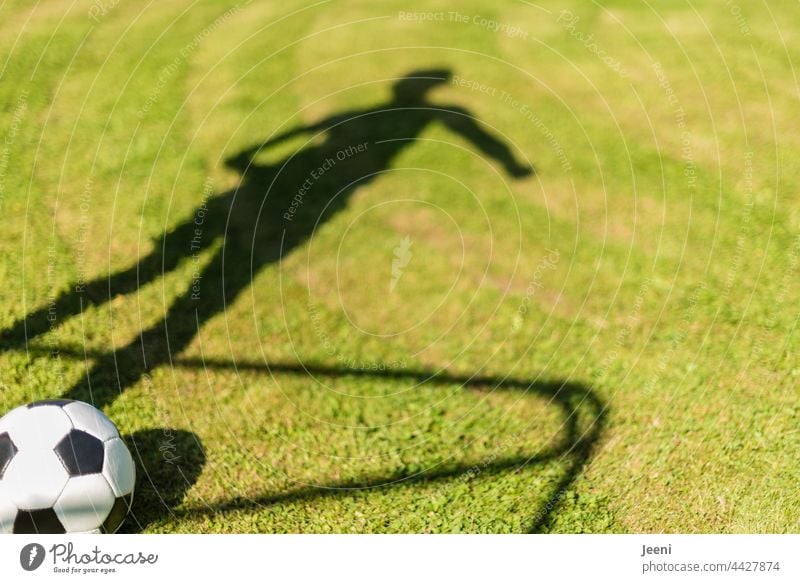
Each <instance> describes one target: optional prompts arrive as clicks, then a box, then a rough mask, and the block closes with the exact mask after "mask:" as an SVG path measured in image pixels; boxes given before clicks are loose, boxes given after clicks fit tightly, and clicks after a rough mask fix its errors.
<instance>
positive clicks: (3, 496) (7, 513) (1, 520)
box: [0, 481, 17, 534]
mask: <svg viewBox="0 0 800 583" xmlns="http://www.w3.org/2000/svg"><path fill="white" fill-rule="evenodd" d="M4 482H5V481H0V534H10V533H11V530H12V529H13V528H14V519H15V518H16V517H17V507H16V505H15V504H14V502H13V501H12V500H11V497H10V496H9V495H8V492H7V491H6V487H5V484H4Z"/></svg>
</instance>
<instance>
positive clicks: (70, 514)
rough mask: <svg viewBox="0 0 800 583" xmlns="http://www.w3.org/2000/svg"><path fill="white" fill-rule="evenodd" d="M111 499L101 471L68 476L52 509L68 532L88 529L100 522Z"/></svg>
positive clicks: (108, 510)
mask: <svg viewBox="0 0 800 583" xmlns="http://www.w3.org/2000/svg"><path fill="white" fill-rule="evenodd" d="M114 500H115V497H114V493H113V492H112V491H111V486H109V485H108V482H107V481H106V479H105V478H104V477H103V476H102V474H92V475H89V476H79V477H74V478H70V479H69V481H68V482H67V485H66V487H65V488H64V491H63V492H61V495H60V496H59V497H58V501H57V502H56V503H55V505H54V506H53V509H54V510H55V511H56V515H57V516H58V519H59V520H60V521H61V524H63V525H64V528H65V529H66V531H67V532H87V531H90V530H93V529H96V528H97V527H98V525H100V524H103V521H104V520H105V519H106V517H107V516H108V513H109V512H110V511H111V508H112V507H113V506H114Z"/></svg>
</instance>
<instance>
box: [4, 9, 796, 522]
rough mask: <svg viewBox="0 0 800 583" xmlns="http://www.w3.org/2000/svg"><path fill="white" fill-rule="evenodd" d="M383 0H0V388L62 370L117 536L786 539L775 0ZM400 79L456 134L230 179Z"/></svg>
mask: <svg viewBox="0 0 800 583" xmlns="http://www.w3.org/2000/svg"><path fill="white" fill-rule="evenodd" d="M103 6H104V7H105V13H102V12H103V11H102V10H100V9H99V8H98V7H103ZM411 10H412V9H411V8H410V7H409V5H408V3H402V2H393V1H390V2H381V3H374V2H362V1H353V2H346V3H334V2H327V3H321V4H319V5H312V4H310V3H297V2H269V3H266V2H258V3H255V2H254V3H241V4H236V3H235V2H213V3H198V4H196V5H195V4H193V3H190V2H183V1H170V2H161V3H158V4H153V5H152V6H150V7H149V8H142V6H140V5H139V4H137V3H132V2H119V3H114V2H105V3H101V2H96V3H92V2H88V1H86V0H82V1H80V2H76V3H70V2H64V1H62V0H44V1H42V2H40V3H38V4H36V5H35V6H33V7H32V6H30V3H26V2H18V1H12V2H5V3H3V4H2V5H0V47H1V48H2V50H0V107H2V115H1V116H0V135H2V136H3V137H2V139H1V140H0V217H2V219H1V220H2V229H0V278H2V282H3V285H2V287H0V329H2V330H3V332H2V333H1V334H0V336H2V338H0V344H1V345H2V352H0V383H1V384H0V388H1V389H2V391H1V392H0V398H1V399H2V401H0V408H2V410H3V411H5V410H9V409H11V408H13V407H15V406H17V405H19V404H21V403H24V402H26V401H30V400H34V399H38V398H46V397H57V396H62V395H68V396H72V397H77V398H82V399H86V400H89V399H90V398H91V397H93V398H94V400H95V402H96V403H97V404H98V405H100V406H101V407H102V408H103V409H104V410H105V411H106V413H108V414H109V415H110V416H111V417H112V419H114V420H115V422H116V423H117V424H118V426H119V427H120V430H121V431H122V433H123V434H125V436H126V438H127V439H128V442H129V444H130V445H131V447H132V448H135V450H136V457H137V458H138V463H139V466H140V479H139V483H138V485H137V498H136V503H135V507H134V515H133V516H132V517H131V518H130V519H129V520H128V522H127V523H126V526H125V528H126V530H128V531H134V532H135V531H144V532H527V531H529V530H536V531H544V532H660V531H667V532H787V531H788V532H798V531H800V518H798V517H800V496H798V494H797V484H798V480H799V479H800V465H798V463H797V461H796V457H797V455H796V454H797V452H798V450H800V431H798V428H797V427H798V419H799V418H800V417H799V416H800V408H799V407H798V402H799V401H798V396H800V393H799V392H798V380H799V379H800V364H798V359H797V354H798V349H800V341H798V335H797V333H796V326H797V322H798V308H797V306H798V299H800V284H798V281H800V278H798V267H800V238H799V237H798V232H800V211H799V210H798V197H797V192H798V191H799V190H800V163H798V159H800V156H798V154H800V131H798V130H800V117H798V115H797V111H798V97H799V96H800V89H799V88H798V81H797V72H796V69H794V68H793V66H794V63H795V61H797V59H798V57H799V56H800V38H798V33H797V31H796V30H795V29H794V28H793V27H791V26H790V23H793V22H796V21H797V18H798V17H799V16H800V8H798V5H797V4H796V3H793V2H788V1H787V2H773V3H770V7H769V10H767V9H766V8H764V7H757V6H750V5H748V4H746V3H743V2H742V3H739V5H738V6H734V4H731V5H730V6H729V5H727V4H725V3H718V2H699V3H692V4H691V5H690V4H685V5H684V4H681V3H678V4H675V3H672V2H655V3H650V4H638V3H631V2H621V1H617V2H606V3H604V5H603V6H602V7H601V6H597V5H594V4H591V3H581V2H573V3H568V4H559V3H555V2H545V3H543V4H537V6H532V5H529V4H526V3H522V2H513V1H508V2H502V3H500V4H499V5H492V6H491V7H489V5H488V4H487V3H485V2H477V1H472V0H469V1H467V2H462V3H459V8H458V12H459V13H460V14H461V15H462V16H464V17H466V19H467V22H466V23H460V22H458V23H457V22H451V21H447V19H448V18H449V16H448V12H449V11H452V10H453V9H452V8H451V7H449V6H448V5H446V4H445V3H441V2H435V1H428V2H424V3H419V2H417V3H415V4H414V8H413V10H414V11H416V12H427V13H436V12H441V13H443V18H445V21H441V20H440V21H436V20H434V21H425V22H419V21H417V22H414V21H410V20H409V19H408V18H406V17H401V16H400V13H401V12H409V11H411ZM562 10H567V11H569V12H570V15H568V14H566V13H562ZM739 14H741V16H740V17H739ZM92 16H94V18H93V17H92ZM475 16H480V17H485V18H487V19H489V20H491V21H494V22H498V23H503V24H508V25H509V26H517V27H519V29H520V30H521V31H522V32H521V33H520V34H518V35H511V34H505V33H503V32H502V31H501V32H495V31H492V30H490V28H488V27H487V26H482V25H481V24H480V23H475V22H472V19H473V18H474V17H475ZM576 17H577V20H576ZM590 34H593V35H594V36H593V37H592V40H591V41H585V39H586V37H587V36H588V35H590ZM582 39H583V40H582ZM598 51H602V53H598ZM602 57H607V58H608V59H610V60H609V61H608V63H617V64H618V65H617V66H609V65H608V64H607V63H604V62H603V60H602ZM655 63H660V67H656V66H654V64H655ZM426 68H446V69H449V70H450V71H452V73H453V74H454V75H456V76H458V77H459V78H462V79H466V80H469V81H470V82H476V83H480V84H483V85H484V87H485V88H486V91H479V90H472V89H470V88H469V87H467V86H463V85H461V86H459V85H457V84H455V83H447V84H443V85H441V86H438V87H436V88H435V89H433V90H432V91H431V93H430V95H429V96H428V98H427V101H426V104H428V105H430V104H433V105H435V106H437V107H440V108H450V109H457V110H458V111H461V112H467V113H469V114H470V115H472V116H474V118H475V119H476V120H479V123H478V124H477V125H476V127H477V128H483V132H484V133H482V134H481V133H480V130H471V129H470V127H469V126H468V124H467V123H466V121H465V120H464V118H463V116H457V115H455V114H446V113H442V114H440V115H439V116H438V117H435V119H433V118H431V119H428V118H425V117H424V116H425V115H426V114H424V113H413V112H408V111H407V112H405V113H403V114H391V115H390V116H389V117H376V118H375V119H374V121H373V120H372V118H369V120H367V121H364V120H362V121H360V122H355V123H352V122H351V123H349V124H343V125H342V126H341V127H339V129H338V130H336V131H335V132H334V133H332V134H331V136H332V137H330V138H329V141H328V142H325V141H324V138H322V137H316V138H314V137H313V133H315V132H312V133H310V134H304V135H300V136H294V137H291V138H290V139H287V140H286V141H284V142H281V143H280V144H276V145H275V146H274V147H272V148H269V149H266V150H264V151H263V152H259V153H257V154H254V155H253V156H252V160H253V162H254V164H255V166H254V167H251V168H250V169H249V170H247V172H244V166H243V165H242V164H241V162H242V160H245V158H243V154H242V153H243V152H246V151H247V150H248V149H250V148H253V147H257V146H259V145H260V144H263V143H264V142H265V141H267V140H268V139H270V138H271V137H274V135H277V134H280V133H282V132H285V131H288V130H291V129H292V128H297V127H301V126H308V125H311V124H314V123H317V122H319V121H320V120H325V119H329V118H331V117H332V116H338V115H342V114H343V113H346V112H353V111H370V110H374V109H375V108H381V107H383V106H386V104H387V103H388V104H391V103H395V104H396V103H397V102H396V101H393V96H392V86H393V83H394V82H396V80H397V79H399V78H402V77H403V76H404V75H406V74H408V73H409V72H411V71H416V70H420V69H426ZM620 71H621V72H622V74H620ZM504 96H506V97H504ZM670 96H673V97H670ZM417 122H419V126H420V127H419V128H418V129H419V131H416V130H415V131H414V132H410V134H411V135H410V137H415V138H418V140H417V141H415V142H413V143H407V144H405V145H404V146H403V147H400V146H397V148H396V149H395V150H392V154H391V156H388V155H387V156H385V157H383V152H384V150H386V149H388V148H392V147H394V146H392V145H391V144H388V145H387V144H384V145H379V144H378V143H377V142H378V141H379V139H380V138H381V136H388V137H397V136H399V135H403V132H404V131H406V130H408V128H411V127H412V126H413V125H414V124H415V123H417ZM409 131H410V130H409ZM475 131H479V133H478V134H475V133H474V132H475ZM470 135H472V136H473V138H474V139H472V140H471V139H469V136H470ZM475 136H477V137H475ZM492 139H493V140H494V142H492ZM309 140H310V141H309ZM365 140H366V141H369V142H370V149H369V150H368V152H367V153H365V154H363V155H361V157H360V158H359V157H358V156H355V157H354V158H353V159H352V160H351V162H349V163H344V162H342V163H340V164H338V165H336V166H335V167H334V169H333V170H332V171H331V172H329V173H326V175H325V176H324V177H323V178H321V179H320V180H319V181H315V183H314V188H313V189H312V191H311V193H310V194H309V195H308V198H306V199H305V200H304V202H303V203H302V204H301V205H300V206H299V207H298V214H297V217H296V218H295V219H294V221H293V222H292V223H291V225H288V224H287V223H286V221H285V219H283V217H282V214H283V213H284V212H285V210H286V209H287V208H288V207H289V204H290V202H291V199H292V197H293V196H294V193H295V191H296V190H297V188H299V187H300V185H301V184H302V182H303V180H304V179H305V178H306V177H308V174H309V172H310V171H311V169H312V168H313V167H315V164H317V163H321V162H322V159H323V158H324V156H322V155H323V154H328V155H330V154H332V153H335V152H336V151H337V150H338V149H340V148H341V147H344V146H347V145H350V144H356V143H360V142H362V141H365ZM493 143H494V146H493V145H492V144H493ZM395 144H396V142H395ZM498 144H505V145H506V147H507V148H508V150H507V151H505V150H503V147H502V146H499V145H498ZM498 148H499V149H498ZM482 150H483V151H482ZM292 155H295V158H293V161H292V162H290V163H289V165H288V166H287V168H286V169H285V171H284V172H283V173H282V174H281V175H280V177H279V178H278V179H277V181H276V183H275V184H276V186H275V187H274V188H273V190H272V191H271V194H270V195H269V196H267V199H266V202H264V193H265V192H266V190H267V188H268V186H269V183H270V181H271V180H272V179H273V178H274V176H275V172H274V168H275V165H278V164H282V163H283V162H284V161H285V160H286V159H287V157H290V156H292ZM237 156H238V158H237ZM249 159H250V158H247V160H249ZM237 160H238V162H237ZM245 161H246V160H245ZM237 164H238V165H237ZM527 164H532V165H533V167H534V168H535V174H530V175H524V172H522V169H524V168H525V166H526V165H527ZM364 169H369V170H370V171H381V173H380V174H378V175H377V176H376V177H374V178H373V179H372V180H370V181H368V182H366V183H364V184H363V185H360V186H358V187H356V188H351V189H349V190H345V192H344V194H343V195H341V196H339V197H338V198H336V199H335V200H336V201H337V202H335V203H334V205H333V207H332V208H331V209H328V210H329V211H330V212H326V214H322V215H321V212H322V210H323V207H324V206H325V204H326V203H327V202H329V201H330V200H331V199H334V194H335V193H336V192H337V191H338V190H339V189H340V188H342V187H343V186H346V184H347V183H349V181H350V180H352V179H356V178H358V177H360V176H361V174H362V173H363V172H364ZM513 174H517V176H516V177H515V176H513ZM237 185H238V186H240V189H239V190H238V191H237V195H236V196H237V197H238V198H236V199H232V196H233V194H232V193H233V192H234V190H232V189H236V188H237ZM209 194H210V195H211V196H210V198H209V199H208V201H207V205H208V208H209V211H208V213H207V214H208V216H207V217H204V222H203V229H204V231H203V236H202V238H203V241H202V249H200V250H199V251H198V252H197V254H196V255H193V254H192V251H191V249H190V247H189V240H190V239H191V236H192V233H193V229H194V226H193V221H194V219H195V218H196V217H197V216H198V215H197V209H198V206H199V205H201V203H202V202H203V200H204V197H205V196H206V195H209ZM234 200H235V202H232V201H234ZM262 202H264V206H263V208H262V207H261V205H262ZM259 210H261V215H259ZM228 213H230V217H231V220H230V223H228V224H227V225H226V220H227V217H228ZM320 216H321V217H322V220H320V222H319V224H316V225H315V221H316V219H317V218H318V217H320ZM256 217H258V225H259V227H258V230H257V231H256V232H255V234H254V231H253V225H254V219H255V218H256ZM286 226H291V228H290V229H289V231H288V234H287V235H286V239H285V241H284V243H285V244H286V247H287V252H286V253H284V254H283V256H282V257H281V259H280V261H278V260H277V258H278V257H279V256H280V253H279V251H278V249H279V246H280V241H281V236H282V235H281V233H282V229H283V228H284V227H286ZM292 229H296V230H292ZM223 232H224V233H226V235H225V237H224V239H225V248H224V251H223V246H222V242H223V237H222V233H223ZM165 233H169V235H166V238H164V237H165ZM405 238H408V241H410V243H411V247H410V252H411V254H410V256H407V257H406V259H407V264H406V265H405V266H403V267H402V269H401V271H402V273H401V275H400V277H399V279H397V283H396V286H395V287H394V289H393V290H390V282H391V281H392V277H393V273H392V262H393V259H395V257H396V255H395V254H396V252H397V249H398V248H400V246H401V245H402V241H403V240H404V239H405ZM254 241H255V247H253V243H254ZM162 243H164V244H165V246H166V251H165V253H164V254H163V255H162V254H161V251H160V249H161V244H162ZM223 256H224V257H225V265H224V267H223V265H222V264H221V258H222V257H223ZM148 258H149V259H148ZM140 260H141V263H139V261H140ZM162 261H163V262H164V265H166V266H167V267H168V269H166V270H165V273H163V275H162V274H160V271H161V266H162ZM251 261H253V262H254V266H255V267H254V273H253V274H252V277H251V273H250V262H251ZM137 265H138V269H139V275H140V279H139V280H138V284H137V275H136V269H137ZM203 270H205V271H203ZM200 271H202V272H203V279H201V281H200V289H201V293H200V296H201V297H200V299H192V298H191V297H190V296H191V292H192V289H191V287H192V284H193V279H194V276H195V273H196V272H200ZM109 274H111V275H112V280H111V293H110V297H109V283H108V279H107V278H108V277H109ZM113 274H116V275H113ZM223 274H225V280H224V283H223V278H222V275H223ZM151 276H152V277H151ZM156 276H158V277H156ZM82 281H85V282H87V285H88V286H89V290H88V291H85V292H84V293H83V294H79V293H75V291H74V290H75V286H76V285H80V284H81V282H82ZM91 282H95V283H93V284H92V283H91ZM223 290H224V292H225V296H224V301H223V295H222V292H223ZM79 300H80V301H83V302H84V303H83V305H81V304H79V303H78V302H79ZM51 303H53V305H54V306H55V312H54V313H55V324H54V325H53V326H52V327H51V325H50V324H51V323H50V321H48V319H47V314H48V309H49V308H50V306H51ZM165 315H166V318H167V329H166V330H165V328H164V318H165ZM26 318H27V320H26ZM23 322H24V323H25V324H26V326H27V340H26V329H25V327H23V326H22V323H23ZM198 322H199V323H200V326H199V329H198V326H197V324H198ZM140 335H141V336H140ZM143 355H144V358H143ZM303 367H306V368H305V369H304V368H303ZM432 375H434V377H433V378H431V376H432ZM88 383H91V388H92V392H91V393H90V392H89V390H88Z"/></svg>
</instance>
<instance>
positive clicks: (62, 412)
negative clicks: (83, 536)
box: [0, 400, 136, 534]
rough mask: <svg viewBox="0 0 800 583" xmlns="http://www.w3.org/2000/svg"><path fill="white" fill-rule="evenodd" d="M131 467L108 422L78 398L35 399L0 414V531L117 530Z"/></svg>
mask: <svg viewBox="0 0 800 583" xmlns="http://www.w3.org/2000/svg"><path fill="white" fill-rule="evenodd" d="M135 480H136V468H135V467H134V465H133V458H131V454H130V452H129V451H128V448H127V447H126V446H125V442H123V441H122V439H121V438H120V436H119V431H117V428H116V427H115V426H114V424H113V423H112V422H111V420H110V419H109V418H108V417H106V416H105V415H103V413H101V412H100V411H98V410H97V409H95V408H94V407H92V406H91V405H89V404H87V403H82V402H80V401H68V400H53V401H38V402H36V403H31V404H29V405H23V406H22V407H17V408H16V409H14V410H13V411H11V412H9V413H8V414H7V415H5V416H4V417H3V418H2V419H0V533H11V532H13V533H26V534H61V533H64V532H89V533H100V532H108V533H111V532H116V531H117V529H119V527H120V525H121V524H122V521H123V520H124V519H125V516H127V514H128V510H130V505H131V501H132V499H133V486H134V482H135Z"/></svg>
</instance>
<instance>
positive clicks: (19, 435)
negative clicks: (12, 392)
mask: <svg viewBox="0 0 800 583" xmlns="http://www.w3.org/2000/svg"><path fill="white" fill-rule="evenodd" d="M71 429H72V420H71V419H70V418H69V417H68V416H67V414H66V413H64V411H63V410H62V409H61V407H58V406H55V405H45V406H41V407H33V408H30V409H29V408H27V407H25V406H22V407H17V408H16V409H14V410H13V411H11V412H10V413H9V414H8V415H6V416H5V417H3V423H2V427H0V432H3V431H8V434H9V435H10V436H11V439H12V440H14V443H15V444H16V446H17V448H18V449H19V450H23V449H28V450H32V449H52V448H53V447H54V446H55V444H57V443H58V442H59V440H60V439H61V438H62V437H64V436H65V435H66V434H67V433H69V432H70V430H71Z"/></svg>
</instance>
